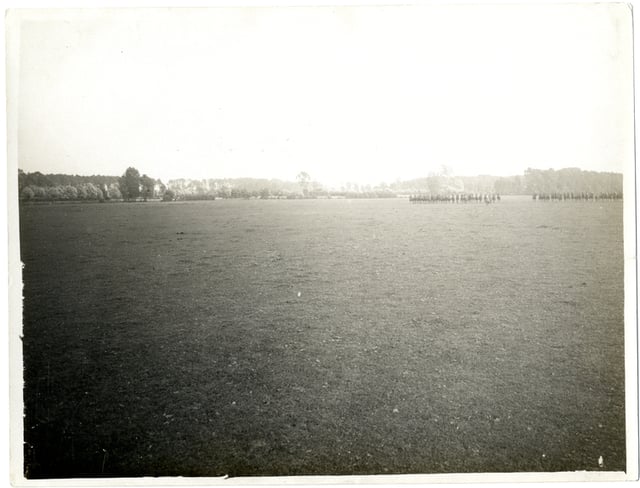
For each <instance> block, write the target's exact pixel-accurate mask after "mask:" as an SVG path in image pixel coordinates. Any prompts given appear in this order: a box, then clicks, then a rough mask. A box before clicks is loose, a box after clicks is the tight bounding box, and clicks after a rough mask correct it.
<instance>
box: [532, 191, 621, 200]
mask: <svg viewBox="0 0 640 488" xmlns="http://www.w3.org/2000/svg"><path fill="white" fill-rule="evenodd" d="M531 198H533V199H534V200H542V201H547V200H560V201H563V200H622V193H621V192H617V191H614V192H600V193H594V192H580V193H574V192H564V193H559V192H554V193H534V194H533V195H532V196H531Z"/></svg>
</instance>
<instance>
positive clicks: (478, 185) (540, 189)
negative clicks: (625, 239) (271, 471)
mask: <svg viewBox="0 0 640 488" xmlns="http://www.w3.org/2000/svg"><path fill="white" fill-rule="evenodd" d="M18 186H19V191H20V198H21V199H22V200H97V201H103V200H127V201H131V200H145V201H146V200H147V199H163V200H211V199H215V198H261V199H269V198H329V197H343V198H384V197H395V196H397V195H398V194H415V193H423V192H426V193H428V194H431V195H443V194H462V193H473V194H491V193H499V194H501V195H525V194H527V195H533V194H553V193H567V192H574V193H576V194H578V193H581V192H591V193H622V175H621V174H620V173H599V172H595V171H583V170H581V169H579V168H565V169H560V170H553V169H548V170H541V169H532V168H528V169H527V170H526V171H525V173H524V175H515V176H506V177H500V176H490V175H479V176H455V175H453V174H451V171H450V170H448V169H447V168H445V167H443V169H442V170H441V171H439V172H438V173H431V174H429V176H427V177H424V178H416V179H412V180H405V181H400V180H398V181H396V182H394V183H391V184H386V183H380V184H379V185H375V186H371V185H358V184H356V183H346V184H345V185H343V187H342V188H341V189H339V190H327V189H326V188H324V187H323V186H322V185H321V184H320V183H318V182H317V181H314V180H312V178H311V177H310V176H309V174H308V173H306V172H301V173H299V174H298V175H297V177H296V181H295V182H294V181H283V180H278V179H264V178H223V179H201V180H197V179H176V180H170V181H168V182H167V184H166V185H165V184H163V183H162V181H160V180H159V179H154V178H151V177H149V176H147V175H146V174H143V175H140V172H139V171H138V170H137V169H136V168H134V167H129V168H127V170H126V171H125V172H124V174H123V175H122V176H120V177H116V176H103V175H93V176H79V175H61V174H47V175H45V174H42V173H40V172H34V173H25V172H23V171H22V170H19V172H18Z"/></svg>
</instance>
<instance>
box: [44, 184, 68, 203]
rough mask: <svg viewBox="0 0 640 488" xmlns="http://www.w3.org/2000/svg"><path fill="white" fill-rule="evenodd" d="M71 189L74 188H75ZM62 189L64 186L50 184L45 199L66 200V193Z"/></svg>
mask: <svg viewBox="0 0 640 488" xmlns="http://www.w3.org/2000/svg"><path fill="white" fill-rule="evenodd" d="M71 188H73V187H71ZM73 189H74V190H75V188H73ZM64 190H65V188H63V187H61V186H50V187H49V188H47V196H46V198H47V200H63V199H65V200H66V199H67V198H66V196H67V194H66V192H65V191H64Z"/></svg>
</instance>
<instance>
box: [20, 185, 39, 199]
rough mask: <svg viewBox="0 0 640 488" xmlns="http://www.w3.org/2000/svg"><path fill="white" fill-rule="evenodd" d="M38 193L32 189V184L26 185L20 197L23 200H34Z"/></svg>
mask: <svg viewBox="0 0 640 488" xmlns="http://www.w3.org/2000/svg"><path fill="white" fill-rule="evenodd" d="M35 196H36V194H35V192H34V191H33V190H32V189H31V187H30V186H25V187H24V188H23V189H22V191H21V192H20V198H21V199H22V200H33V199H34V198H35Z"/></svg>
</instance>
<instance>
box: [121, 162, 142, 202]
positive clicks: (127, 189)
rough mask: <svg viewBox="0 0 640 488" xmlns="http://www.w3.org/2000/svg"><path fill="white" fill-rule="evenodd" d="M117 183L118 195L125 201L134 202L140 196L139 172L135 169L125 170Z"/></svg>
mask: <svg viewBox="0 0 640 488" xmlns="http://www.w3.org/2000/svg"><path fill="white" fill-rule="evenodd" d="M119 183H120V193H121V194H122V198H124V199H125V200H135V199H136V198H138V197H139V196H140V172H139V171H138V170H137V169H135V168H133V167H129V168H127V171H125V173H124V174H123V175H122V176H121V177H120V182H119Z"/></svg>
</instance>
